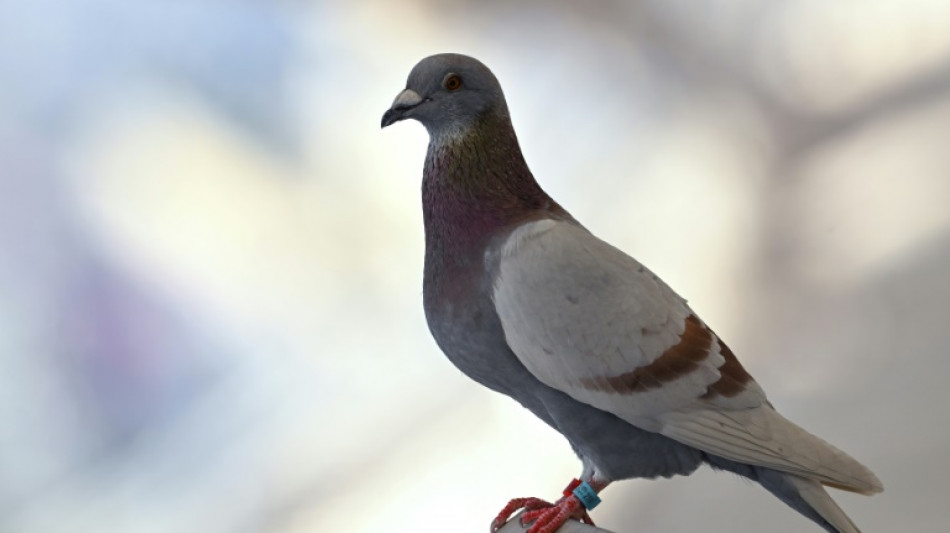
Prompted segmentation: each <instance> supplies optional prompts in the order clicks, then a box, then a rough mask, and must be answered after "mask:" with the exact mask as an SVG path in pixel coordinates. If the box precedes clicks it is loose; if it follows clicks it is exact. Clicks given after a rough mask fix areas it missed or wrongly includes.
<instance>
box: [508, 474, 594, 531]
mask: <svg viewBox="0 0 950 533" xmlns="http://www.w3.org/2000/svg"><path fill="white" fill-rule="evenodd" d="M579 485H581V482H580V481H579V480H576V479H575V480H574V481H573V482H572V483H571V484H570V485H568V487H567V488H566V489H565V490H564V497H563V498H561V499H560V500H558V501H556V502H554V503H550V502H547V501H545V500H542V499H540V498H515V499H513V500H511V501H510V502H508V505H506V506H505V508H504V509H502V510H501V512H500V513H498V516H497V517H495V519H494V520H492V523H491V531H492V533H495V532H496V531H498V530H499V529H501V528H502V526H504V525H505V523H506V522H507V521H508V518H509V517H510V516H511V515H512V513H514V512H515V511H517V510H518V509H524V513H522V515H521V524H522V525H527V524H531V526H530V527H529V528H528V530H527V531H526V532H525V533H554V532H555V531H557V530H558V528H560V527H561V526H562V525H564V523H565V522H567V521H568V520H570V519H571V518H573V519H575V520H579V521H581V522H583V523H585V524H590V525H594V521H593V520H591V518H590V515H589V514H588V513H587V510H588V508H591V509H592V508H593V507H594V506H595V505H596V504H597V502H599V501H600V499H599V498H597V493H596V492H595V491H594V490H593V489H592V488H591V487H590V486H589V485H587V484H586V483H584V484H583V485H584V486H585V487H586V489H587V492H583V491H582V492H580V493H576V492H574V490H575V489H576V488H577V487H578V486H579ZM604 486H606V484H604V485H599V488H603V487H604ZM582 497H583V498H584V501H583V502H582V499H581V498H582Z"/></svg>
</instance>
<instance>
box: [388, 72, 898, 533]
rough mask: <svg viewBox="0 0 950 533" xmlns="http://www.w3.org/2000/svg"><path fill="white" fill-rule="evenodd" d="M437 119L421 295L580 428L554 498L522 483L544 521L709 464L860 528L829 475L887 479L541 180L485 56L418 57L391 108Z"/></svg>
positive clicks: (549, 525) (458, 336)
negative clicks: (618, 487) (566, 475)
mask: <svg viewBox="0 0 950 533" xmlns="http://www.w3.org/2000/svg"><path fill="white" fill-rule="evenodd" d="M405 119H414V120H417V121H419V122H420V123H422V125H423V126H425V128H426V130H427V131H428V134H429V145H428V151H427V153H426V158H425V163H424V168H423V176H422V208H423V222H424V227H425V262H424V272H423V305H424V309H425V316H426V321H427V323H428V326H429V330H430V332H431V333H432V336H433V337H434V339H435V341H436V343H437V344H438V346H439V347H440V348H441V350H442V351H443V352H444V353H445V355H446V356H447V357H448V358H449V360H450V361H451V362H452V363H453V364H454V365H455V366H456V367H458V369H459V370H461V371H462V372H463V373H464V374H466V375H468V376H469V377H471V378H472V379H474V380H475V381H477V382H478V383H480V384H482V385H484V386H486V387H488V388H489V389H492V390H494V391H497V392H500V393H502V394H505V395H508V396H510V397H511V398H513V399H514V400H516V401H517V402H519V403H520V404H521V405H522V406H524V407H525V408H527V409H528V410H530V411H531V412H532V413H534V414H535V415H536V416H538V417H539V418H540V419H541V420H543V421H544V422H545V423H547V424H548V425H550V426H551V427H552V428H554V429H555V430H557V431H558V432H560V433H561V434H563V435H564V437H566V438H567V440H568V442H569V443H570V445H571V447H572V449H573V450H574V452H575V453H576V454H577V456H578V458H579V459H580V461H581V464H582V471H581V474H580V478H578V479H575V480H573V481H572V482H571V483H570V484H569V485H568V488H567V489H565V490H564V491H563V497H561V498H560V499H558V500H557V501H555V502H553V503H552V502H548V501H545V500H542V499H539V498H515V499H513V500H511V502H509V504H508V505H506V506H505V508H504V509H503V510H502V511H501V513H499V515H498V517H497V518H495V520H494V521H492V523H491V530H492V531H497V530H498V529H499V528H500V527H501V526H502V525H504V524H505V522H507V521H508V519H509V517H510V516H511V515H512V514H513V513H514V512H515V511H518V510H519V509H524V511H523V512H522V514H521V521H522V524H524V525H527V524H530V529H529V530H528V531H529V532H530V533H552V532H554V531H556V530H557V529H558V528H559V527H560V526H561V525H563V524H564V523H565V522H566V521H567V520H569V519H577V520H581V521H584V522H587V523H591V524H592V523H593V522H592V521H591V520H590V515H589V513H588V511H589V510H590V509H592V508H593V507H594V506H595V505H596V504H597V502H599V501H600V498H599V493H600V492H601V491H602V490H603V489H604V488H605V487H607V486H608V485H609V484H611V483H612V482H614V481H618V480H623V479H629V478H656V477H671V476H674V475H689V474H691V473H692V472H694V471H695V470H696V469H697V468H698V467H699V466H700V465H702V464H707V465H709V466H710V467H712V468H714V469H717V470H723V471H728V472H733V473H735V474H738V475H740V476H744V477H746V478H748V479H751V480H753V481H756V482H758V483H759V484H761V485H762V487H764V488H765V489H766V490H768V491H769V492H771V493H772V494H774V495H775V496H776V497H778V498H779V499H780V500H781V501H783V502H785V503H786V504H787V505H789V506H790V507H791V508H793V509H794V510H796V511H798V512H799V513H801V514H802V515H804V516H806V517H807V518H809V519H811V520H813V521H814V522H816V523H817V524H818V525H820V526H821V527H822V528H824V529H825V530H826V531H829V532H834V533H856V532H858V528H857V527H856V526H855V524H854V523H853V522H852V521H851V519H850V518H848V516H847V515H846V514H845V513H844V511H842V509H841V508H840V507H839V506H838V505H837V504H836V503H835V502H834V500H832V499H831V497H830V496H829V495H828V493H827V492H826V491H825V487H826V486H827V487H833V488H836V489H843V490H847V491H852V492H856V493H860V494H874V493H877V492H881V491H882V490H883V485H882V484H881V482H880V481H879V480H878V478H877V477H876V476H875V475H874V474H873V473H872V472H871V471H870V470H869V469H868V468H866V467H865V466H864V465H862V464H861V463H859V462H858V461H856V460H855V459H853V458H851V457H850V456H848V455H847V454H846V453H845V452H843V451H841V450H839V449H838V448H835V447H834V446H832V445H830V444H828V443H826V442H825V441H823V440H821V439H820V438H818V437H816V436H814V435H812V434H811V433H808V432H807V431H805V430H804V429H802V428H801V427H799V426H797V425H795V424H794V423H792V422H790V421H789V420H788V419H786V418H784V417H783V416H782V415H780V414H779V413H778V412H777V411H776V410H775V408H774V407H773V406H772V404H771V403H770V402H769V400H768V399H767V398H766V395H765V392H764V391H763V389H762V387H760V386H759V384H758V383H757V382H756V381H755V380H754V379H753V378H752V376H751V375H749V373H748V372H747V371H746V370H745V368H743V366H742V365H741V364H740V363H739V361H738V360H737V359H736V356H735V355H734V354H733V353H732V351H731V350H730V349H729V347H728V346H726V344H725V343H724V342H723V341H722V340H721V339H720V338H719V336H718V335H716V334H715V333H714V332H713V330H712V329H710V327H709V326H708V325H707V324H706V323H705V322H703V321H702V320H701V319H700V318H699V317H698V316H697V315H696V313H694V312H693V310H692V309H690V307H689V305H687V303H686V300H684V299H683V298H681V297H680V296H679V295H678V294H677V293H676V292H674V291H673V289H671V288H670V287H669V286H668V285H667V284H666V283H664V282H663V281H662V280H661V279H660V278H659V277H657V276H656V275H655V274H653V273H652V272H651V271H650V270H648V269H647V268H646V267H644V266H643V265H642V264H640V263H639V262H637V261H636V260H635V259H633V258H631V257H630V256H628V255H627V254H625V253H624V252H622V251H620V250H618V249H617V248H615V247H613V246H611V245H610V244H608V243H606V242H604V241H602V240H600V239H598V238H597V237H596V236H594V235H593V234H592V233H591V232H590V231H588V230H587V229H586V228H585V227H584V226H583V225H581V224H580V223H579V222H578V221H577V220H576V219H575V218H574V217H573V216H571V214H570V213H568V212H567V211H566V210H565V209H564V208H563V207H561V205H560V204H558V203H557V202H556V201H554V200H553V199H552V198H551V197H550V196H549V195H548V194H547V193H545V192H544V190H542V188H541V186H540V185H539V184H538V182H537V181H536V180H535V179H534V177H533V175H532V173H531V171H530V170H529V169H528V165H527V163H526V162H525V159H524V157H523V155H522V153H521V148H520V147H519V144H518V139H517V137H516V136H515V131H514V128H513V127H512V123H511V118H510V115H509V111H508V105H507V103H506V101H505V96H504V94H503V93H502V89H501V85H500V84H499V82H498V80H497V78H496V77H495V75H494V74H493V73H492V72H491V71H490V70H489V69H488V68H487V67H486V66H485V65H484V64H482V63H481V62H480V61H478V60H476V59H474V58H472V57H468V56H465V55H461V54H451V53H447V54H438V55H433V56H430V57H427V58H425V59H423V60H422V61H420V62H419V63H418V64H417V65H416V66H415V67H414V68H413V69H412V71H411V72H410V74H409V77H408V81H407V83H406V88H405V89H404V90H403V91H402V92H400V93H399V94H398V95H397V96H396V98H395V100H394V101H393V103H392V105H391V107H390V108H389V109H388V110H387V111H386V112H385V113H384V114H383V118H382V124H381V125H382V127H383V128H385V127H387V126H389V125H391V124H394V123H396V122H398V121H401V120H405Z"/></svg>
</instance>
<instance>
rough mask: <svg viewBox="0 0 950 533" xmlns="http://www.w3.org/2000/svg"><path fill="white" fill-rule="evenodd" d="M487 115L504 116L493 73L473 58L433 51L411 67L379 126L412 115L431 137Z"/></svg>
mask: <svg viewBox="0 0 950 533" xmlns="http://www.w3.org/2000/svg"><path fill="white" fill-rule="evenodd" d="M488 114H494V115H496V116H500V117H505V118H507V116H508V107H507V105H506V104H505V96H504V94H503V93H502V91H501V85H500V84H499V83H498V80H497V79H496V78H495V75H494V74H492V72H491V71H490V70H488V67H486V66H485V65H483V64H482V63H481V62H480V61H478V60H477V59H475V58H472V57H469V56H465V55H462V54H437V55H433V56H429V57H427V58H425V59H423V60H422V61H420V62H419V63H418V64H416V66H415V67H413V69H412V72H410V73H409V79H408V80H407V81H406V88H405V90H403V91H402V92H401V93H399V94H398V95H397V96H396V99H395V100H393V103H392V107H390V108H389V110H388V111H386V113H385V114H383V120H382V127H383V128H385V127H386V126H389V125H390V124H393V123H395V122H398V121H400V120H405V119H407V118H412V119H415V120H418V121H419V122H421V123H422V125H423V126H425V127H426V129H427V130H428V131H429V136H430V137H431V138H433V139H435V138H439V137H442V136H445V135H453V134H458V133H461V132H464V131H466V130H467V129H468V128H469V127H470V126H471V125H472V124H473V123H474V122H475V120H476V119H478V118H479V117H482V116H485V115H488Z"/></svg>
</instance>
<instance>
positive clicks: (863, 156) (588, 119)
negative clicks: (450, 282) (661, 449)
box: [0, 0, 950, 533]
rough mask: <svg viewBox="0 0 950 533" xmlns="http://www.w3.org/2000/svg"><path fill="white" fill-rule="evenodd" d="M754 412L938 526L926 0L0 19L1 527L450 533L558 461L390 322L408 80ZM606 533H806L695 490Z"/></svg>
mask: <svg viewBox="0 0 950 533" xmlns="http://www.w3.org/2000/svg"><path fill="white" fill-rule="evenodd" d="M444 51H456V52H463V53H468V54H471V55H474V56H476V57H478V58H480V59H482V60H483V61H484V62H485V63H487V64H488V65H489V66H490V67H491V68H492V69H493V70H494V71H495V73H496V74H497V75H498V77H499V78H500V80H501V81H502V84H503V86H504V88H505V91H506V94H507V96H508V100H509V105H510V108H511V110H512V115H513V120H514V122H515V127H516V129H517V131H518V133H519V136H520V139H521V142H522V146H523V149H524V152H525V154H526V157H527V159H528V162H529V164H530V165H531V167H532V169H533V171H534V173H535V175H536V176H537V177H538V179H539V181H541V183H542V184H543V185H544V186H545V188H546V189H547V190H548V191H549V192H550V193H551V194H552V195H553V196H554V197H555V198H557V199H558V200H559V201H560V202H561V203H562V204H563V205H564V206H565V207H566V208H567V209H569V210H570V211H571V212H572V213H573V214H574V215H575V216H576V217H577V218H578V219H579V220H581V221H582V222H584V223H585V224H586V225H587V226H588V227H589V228H591V229H592V230H593V231H594V233H596V234H598V235H599V236H601V237H602V238H604V239H606V240H608V241H609V242H612V243H613V244H615V245H617V246H619V247H620V248H621V249H623V250H625V251H627V252H629V253H631V254H632V255H634V256H635V257H637V258H638V259H640V260H641V261H642V262H644V263H645V264H647V265H648V266H649V267H650V268H652V269H653V270H654V271H656V272H657V273H659V274H660V275H661V276H662V277H663V278H664V279H665V280H666V281H667V282H668V283H670V284H671V285H672V286H673V287H675V288H676V289H677V290H678V291H679V292H680V293H681V294H682V295H683V296H685V297H686V298H688V299H689V300H690V302H691V304H692V305H693V306H694V308H695V309H696V310H697V311H698V312H699V314H700V315H701V316H702V317H703V318H704V319H705V321H706V322H708V323H709V324H711V325H712V326H713V328H714V329H716V331H717V332H718V333H719V334H720V336H722V337H723V338H724V339H726V341H727V342H728V343H729V344H730V345H731V347H732V348H733V350H734V351H735V352H736V353H737V354H738V355H739V357H740V359H741V360H742V361H743V362H744V363H745V366H746V367H747V368H748V369H749V370H750V371H751V373H752V374H753V375H755V376H756V377H757V379H758V381H759V382H760V383H761V384H762V385H763V386H764V387H765V388H766V390H767V391H769V394H770V398H771V400H772V402H773V403H774V404H775V405H776V406H777V407H778V408H779V409H780V410H781V411H782V412H783V413H785V414H786V415H787V416H788V417H789V418H791V419H793V420H796V421H798V422H800V423H801V424H802V425H804V426H805V427H807V428H808V429H810V430H811V431H813V432H815V433H817V434H819V435H821V436H822V437H824V438H826V439H827V440H829V441H831V442H833V443H835V444H837V445H839V446H840V447H842V448H843V449H845V450H847V451H848V452H850V453H852V454H853V455H854V456H855V457H857V458H859V459H860V460H862V461H863V462H865V463H867V464H868V465H869V466H870V467H871V468H872V469H874V470H875V471H876V472H877V474H879V475H880V477H881V479H882V480H883V481H884V484H885V486H886V488H887V490H886V492H884V493H883V494H882V495H879V496H876V497H874V498H864V497H861V496H855V495H851V494H843V493H838V494H837V495H836V498H837V499H838V501H839V502H840V503H841V505H842V506H843V507H844V508H845V509H846V510H847V511H848V512H849V513H850V514H851V516H852V517H853V518H854V520H855V521H856V522H857V523H858V524H859V525H861V526H862V527H863V528H864V529H865V531H869V532H870V531H940V530H944V529H945V528H946V523H947V520H948V519H950V510H948V509H947V506H946V502H945V501H944V500H945V496H946V494H947V493H948V490H950V487H948V482H947V480H948V479H950V457H948V451H950V415H948V407H947V406H948V404H950V387H947V386H946V385H945V382H946V379H947V376H948V375H950V357H948V354H947V350H948V345H950V320H948V317H950V313H948V300H950V208H948V204H950V1H947V0H943V1H939V0H936V1H925V0H916V1H907V2H890V1H885V0H865V1H857V0H851V1H841V2H833V3H831V2H824V1H821V0H796V1H784V2H774V1H770V0H743V1H685V0H683V1H661V0H654V1H640V2H620V1H614V2H596V3H594V2H576V1H566V0H561V1H553V2H552V1H540V0H536V1H529V2H520V3H509V2H502V1H495V2H473V1H462V0H457V1H449V2H436V1H434V0H432V1H416V2H384V1H360V2H335V3H329V2H319V1H311V2H304V1H289V0H288V1H277V2H264V1H254V0H243V1H229V2H226V1H223V0H192V1H190V2H180V1H173V0H165V1H158V0H139V1H136V2H127V1H121V0H86V1H84V2H70V1H67V0H33V1H31V2H16V1H13V0H0V295H2V297H0V531H2V532H4V533H7V532H9V533H40V532H42V533H45V532H70V533H80V532H130V533H138V532H143V533H144V532H149V533H151V532H185V533H190V532H195V533H216V532H222V533H225V532H227V533H230V532H247V533H251V532H273V533H291V532H293V533H301V532H310V531H348V532H370V531H374V532H375V531H379V532H383V531H386V532H410V531H412V532H416V531H445V530H451V531H462V532H468V531H471V532H483V531H486V530H487V527H488V523H489V521H490V520H491V518H493V517H494V516H495V514H496V513H497V511H498V510H499V509H500V508H501V506H502V505H504V503H505V502H507V500H508V498H510V497H514V496H530V495H535V496H543V497H552V498H553V497H556V496H557V495H558V494H559V491H560V490H561V488H562V487H563V486H564V485H565V484H566V483H567V481H569V479H570V478H572V477H574V476H576V475H577V474H578V473H579V471H580V465H579V463H578V462H577V460H576V459H575V458H574V456H573V454H572V452H571V451H570V449H569V447H568V446H567V444H566V443H565V442H564V441H563V439H562V438H561V437H560V436H559V435H557V434H556V433H554V432H553V431H552V430H550V429H548V428H547V427H545V426H543V425H542V424H541V423H540V422H538V421H536V420H535V419H534V418H533V416H531V415H530V414H529V413H528V412H527V411H524V410H523V409H521V408H520V407H519V406H517V405H516V404H515V403H514V402H512V401H510V400H508V399H507V398H503V397H500V396H497V395H494V394H493V393H490V392H488V391H487V390H484V389H482V388H480V387H479V386H478V385H476V384H474V383H473V382H470V381H469V380H468V379H466V378H465V377H464V376H462V375H461V374H460V373H459V372H458V371H456V370H455V369H454V368H453V367H452V366H451V365H450V364H449V363H448V361H447V360H445V358H444V357H443V356H442V354H441V353H440V352H439V351H438V349H437V347H436V346H435V344H434V342H433V341H432V340H431V339H430V337H429V334H428V330H427V328H426V325H425V320H424V317H423V314H422V307H421V270H422V251H423V239H422V221H421V216H420V213H421V210H420V198H419V183H420V177H421V171H422V161H423V158H424V154H425V148H426V142H427V137H426V134H425V131H424V130H423V128H422V127H421V126H419V125H418V124H417V123H403V124H399V125H397V126H395V127H392V128H388V129H386V130H385V131H380V129H379V120H380V116H381V114H382V113H383V111H384V110H386V109H387V108H388V106H389V104H390V102H391V101H392V98H393V97H394V96H395V95H396V93H397V92H399V91H400V90H401V89H402V87H403V86H404V83H405V78H406V75H407V74H408V72H409V70H410V69H411V68H412V66H413V65H414V64H415V63H416V62H417V61H418V60H419V59H421V58H422V57H424V56H426V55H429V54H432V53H436V52H444ZM604 496H605V503H604V505H602V506H601V507H600V508H598V510H597V512H596V513H595V519H597V520H598V523H599V524H600V525H601V526H603V527H606V528H608V529H612V530H614V531H616V532H617V533H623V532H628V531H629V532H634V531H636V532H637V533H648V532H657V533H661V532H662V533H666V532H673V531H697V530H703V531H770V532H779V533H782V532H798V531H805V530H808V531H812V530H817V529H816V528H813V527H812V526H811V525H810V524H809V523H807V522H806V521H805V519H804V518H801V517H799V516H797V515H796V514H795V513H794V512H793V511H791V510H790V509H788V508H786V507H785V506H784V505H783V504H781V503H780V502H778V500H776V499H774V498H773V497H772V496H771V495H769V494H767V493H766V492H765V491H764V490H762V489H760V488H759V487H758V486H755V485H753V484H751V483H747V482H744V481H741V480H739V479H738V478H736V477H734V476H732V475H729V474H722V473H713V472H711V471H709V470H708V469H705V468H704V469H701V470H700V471H699V472H697V473H696V474H695V475H693V476H691V477H689V478H676V479H671V480H658V481H646V480H635V481H627V482H623V483H618V484H615V485H614V486H613V487H611V488H609V489H608V490H607V491H606V492H605V494H604Z"/></svg>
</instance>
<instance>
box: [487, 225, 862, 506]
mask: <svg viewBox="0 0 950 533" xmlns="http://www.w3.org/2000/svg"><path fill="white" fill-rule="evenodd" d="M493 299H494V302H495V308H496V310H497V312H498V316H499V318H500V319H501V323H502V327H503V329H504V331H505V337H506V340H507V342H508V344H509V346H510V347H511V349H512V351H513V352H514V353H515V355H516V356H517V357H518V359H519V360H520V361H521V362H522V363H523V364H524V365H525V367H527V369H528V370H529V371H530V372H531V373H532V374H534V375H535V376H536V377H537V378H538V379H539V380H541V381H542V382H543V383H545V384H547V385H548V386H551V387H554V388H556V389H559V390H561V391H563V392H565V393H567V394H568V395H570V396H571V397H573V398H574V399H576V400H578V401H581V402H585V403H587V404H589V405H592V406H594V407H597V408H599V409H602V410H604V411H608V412H610V413H613V414H615V415H616V416H618V417H620V418H622V419H624V420H626V421H627V422H630V423H631V424H634V425H636V426H638V427H640V428H643V429H646V430H650V431H655V432H658V433H661V434H663V435H666V436H668V437H670V438H673V439H675V440H678V441H680V442H683V443H685V444H688V445H691V446H694V447H696V448H699V449H701V450H704V451H707V452H709V453H713V454H716V455H720V456H722V457H725V458H728V459H731V460H735V461H741V462H745V463H749V464H755V465H761V466H767V467H771V468H776V469H779V470H783V471H787V472H791V473H794V474H797V475H801V476H804V477H808V478H813V479H817V480H819V481H821V482H823V483H828V484H833V485H836V486H840V487H844V488H849V489H851V490H855V491H859V492H875V491H878V490H880V482H879V481H878V480H877V478H875V477H874V475H873V474H872V473H871V472H870V471H868V470H867V469H866V468H865V467H863V466H862V465H861V464H860V463H858V462H857V461H855V460H854V459H851V458H850V457H848V456H847V455H846V454H845V453H844V452H841V451H840V450H838V449H836V448H834V447H832V446H830V445H829V444H827V443H825V442H824V441H822V440H821V439H818V438H817V437H815V436H813V435H811V434H809V433H807V432H806V431H805V430H803V429H801V428H799V427H798V426H796V425H794V424H792V423H791V422H789V421H788V420H786V419H785V418H783V417H781V416H780V415H779V414H778V413H776V412H775V411H774V410H773V409H772V407H771V405H769V403H768V400H767V399H766V396H765V393H764V392H763V391H762V389H761V387H759V385H758V384H757V383H756V382H755V380H753V379H752V377H751V376H750V375H749V374H748V373H746V371H745V370H744V369H743V368H742V365H740V364H739V362H738V360H737V359H736V358H735V356H734V355H733V354H732V352H731V351H730V350H729V349H728V347H726V345H725V344H724V343H722V341H721V340H719V338H718V337H716V335H715V334H714V333H713V332H712V331H711V330H710V329H709V328H708V327H707V326H706V325H705V324H704V323H702V321H700V320H699V318H697V317H696V315H695V314H694V313H693V312H692V310H691V309H690V308H689V306H688V305H687V304H686V301H685V300H683V299H682V298H680V297H679V296H678V295H677V294H676V293H675V292H674V291H673V290H672V289H671V288H670V287H669V286H667V285H666V284H665V283H663V281H661V280H660V279H659V278H658V277H656V276H655V275H654V274H653V273H652V272H650V271H649V270H647V269H646V268H645V267H643V265H641V264H640V263H638V262H637V261H635V260H634V259H632V258H631V257H629V256H627V255H626V254H624V253H623V252H621V251H619V250H617V249H616V248H614V247H612V246H610V245H609V244H607V243H605V242H603V241H601V240H599V239H597V238H596V237H594V236H593V235H591V234H590V233H589V232H588V231H587V230H585V229H584V228H582V227H580V226H577V225H575V224H573V223H570V222H565V221H555V220H540V221H534V222H529V223H526V224H524V225H522V226H521V227H519V228H517V229H515V230H514V231H513V232H512V233H511V234H510V235H509V236H508V238H507V239H506V241H505V242H504V243H503V244H502V246H501V248H500V254H499V258H498V266H497V271H496V274H495V278H494V287H493Z"/></svg>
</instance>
